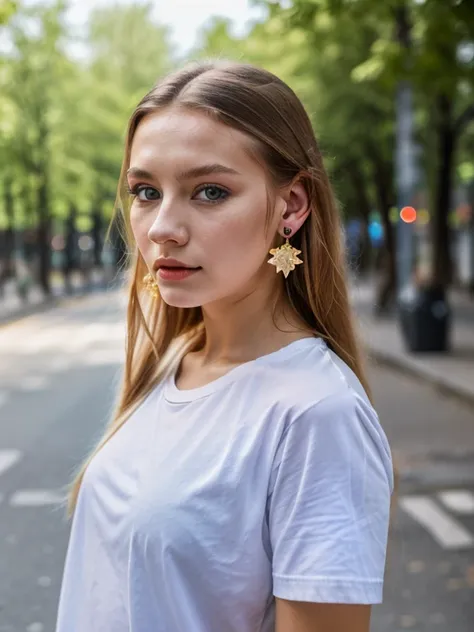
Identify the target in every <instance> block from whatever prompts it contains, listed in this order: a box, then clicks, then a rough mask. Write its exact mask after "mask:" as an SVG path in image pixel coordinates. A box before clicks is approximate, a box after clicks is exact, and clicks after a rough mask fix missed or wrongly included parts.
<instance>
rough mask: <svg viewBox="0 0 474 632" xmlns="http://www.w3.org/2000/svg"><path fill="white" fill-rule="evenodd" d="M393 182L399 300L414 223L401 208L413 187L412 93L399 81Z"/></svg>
mask: <svg viewBox="0 0 474 632" xmlns="http://www.w3.org/2000/svg"><path fill="white" fill-rule="evenodd" d="M395 166H396V184H397V205H398V220H397V249H396V252H397V284H398V288H397V289H398V299H399V300H400V299H401V297H403V296H404V295H406V294H407V292H409V291H410V288H411V285H412V270H413V224H411V223H407V222H404V221H402V220H401V218H400V211H401V209H402V208H403V207H404V206H408V205H411V204H412V202H413V197H414V193H415V186H416V160H415V147H414V143H413V96H412V88H411V85H410V83H409V82H408V81H401V82H400V84H399V86H398V90H397V97H396V150H395Z"/></svg>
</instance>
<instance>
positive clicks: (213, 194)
mask: <svg viewBox="0 0 474 632" xmlns="http://www.w3.org/2000/svg"><path fill="white" fill-rule="evenodd" d="M201 193H204V195H205V197H204V198H203V197H201V198H199V199H201V200H203V201H204V202H220V201H221V200H225V199H226V198H227V197H228V196H229V192H228V191H226V189H223V188H222V187H218V186H217V185H215V184H208V185H206V186H204V187H201V189H200V190H199V191H198V192H197V194H198V195H201Z"/></svg>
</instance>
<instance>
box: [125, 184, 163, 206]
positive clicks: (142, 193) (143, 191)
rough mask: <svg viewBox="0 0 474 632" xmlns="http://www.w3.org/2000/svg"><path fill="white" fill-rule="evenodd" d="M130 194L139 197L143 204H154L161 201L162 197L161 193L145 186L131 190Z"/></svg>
mask: <svg viewBox="0 0 474 632" xmlns="http://www.w3.org/2000/svg"><path fill="white" fill-rule="evenodd" d="M129 193H130V195H134V196H135V197H137V198H138V199H139V200H140V201H141V202H154V201H156V200H159V199H160V197H161V193H160V192H159V191H157V190H156V189H154V188H153V187H148V186H145V185H143V184H142V185H138V186H136V187H134V188H133V189H130V190H129Z"/></svg>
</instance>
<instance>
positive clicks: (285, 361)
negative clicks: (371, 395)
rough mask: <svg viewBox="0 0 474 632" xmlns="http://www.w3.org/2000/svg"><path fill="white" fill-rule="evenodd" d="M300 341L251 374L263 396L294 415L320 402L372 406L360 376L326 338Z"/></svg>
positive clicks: (260, 364) (253, 382) (261, 364)
mask: <svg viewBox="0 0 474 632" xmlns="http://www.w3.org/2000/svg"><path fill="white" fill-rule="evenodd" d="M299 342H300V343H301V344H300V345H299V346H296V347H295V351H294V352H293V353H291V354H285V355H277V354H275V357H274V358H272V357H271V356H270V360H269V361H263V362H261V363H259V364H258V365H257V370H256V371H255V372H253V374H252V375H249V380H250V381H251V382H252V384H253V387H254V389H255V390H258V394H259V395H260V397H264V396H265V395H267V396H268V398H269V399H270V400H271V401H272V402H273V403H274V404H279V407H280V408H281V409H283V410H284V409H287V410H288V412H289V413H291V416H295V415H296V416H297V415H299V414H301V413H303V412H304V411H305V410H307V409H310V408H313V407H315V406H317V405H318V404H323V403H324V406H323V407H330V406H335V407H338V406H343V407H347V406H350V405H351V403H354V402H355V401H356V400H359V399H360V401H361V403H364V404H365V405H366V406H367V408H368V409H370V408H372V406H371V404H370V401H369V399H368V397H367V394H366V393H365V391H364V389H363V387H362V385H361V383H360V382H359V380H358V378H357V376H356V375H355V374H354V373H353V372H352V371H351V369H350V368H349V367H348V366H347V365H346V364H345V362H343V360H341V359H340V358H339V357H338V356H337V355H336V354H335V353H334V352H333V351H331V350H330V349H329V347H328V346H327V345H326V343H325V342H324V341H323V340H321V339H314V340H308V339H306V340H301V341H299Z"/></svg>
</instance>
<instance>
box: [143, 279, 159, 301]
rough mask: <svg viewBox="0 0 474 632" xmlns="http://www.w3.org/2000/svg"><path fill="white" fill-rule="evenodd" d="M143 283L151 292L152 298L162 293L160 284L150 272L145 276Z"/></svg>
mask: <svg viewBox="0 0 474 632" xmlns="http://www.w3.org/2000/svg"><path fill="white" fill-rule="evenodd" d="M143 285H144V287H145V289H146V290H147V292H149V293H150V294H151V296H152V298H158V296H159V295H160V291H159V289H158V284H157V282H156V281H155V279H154V278H153V277H152V276H151V274H150V273H148V274H145V276H144V277H143Z"/></svg>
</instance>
